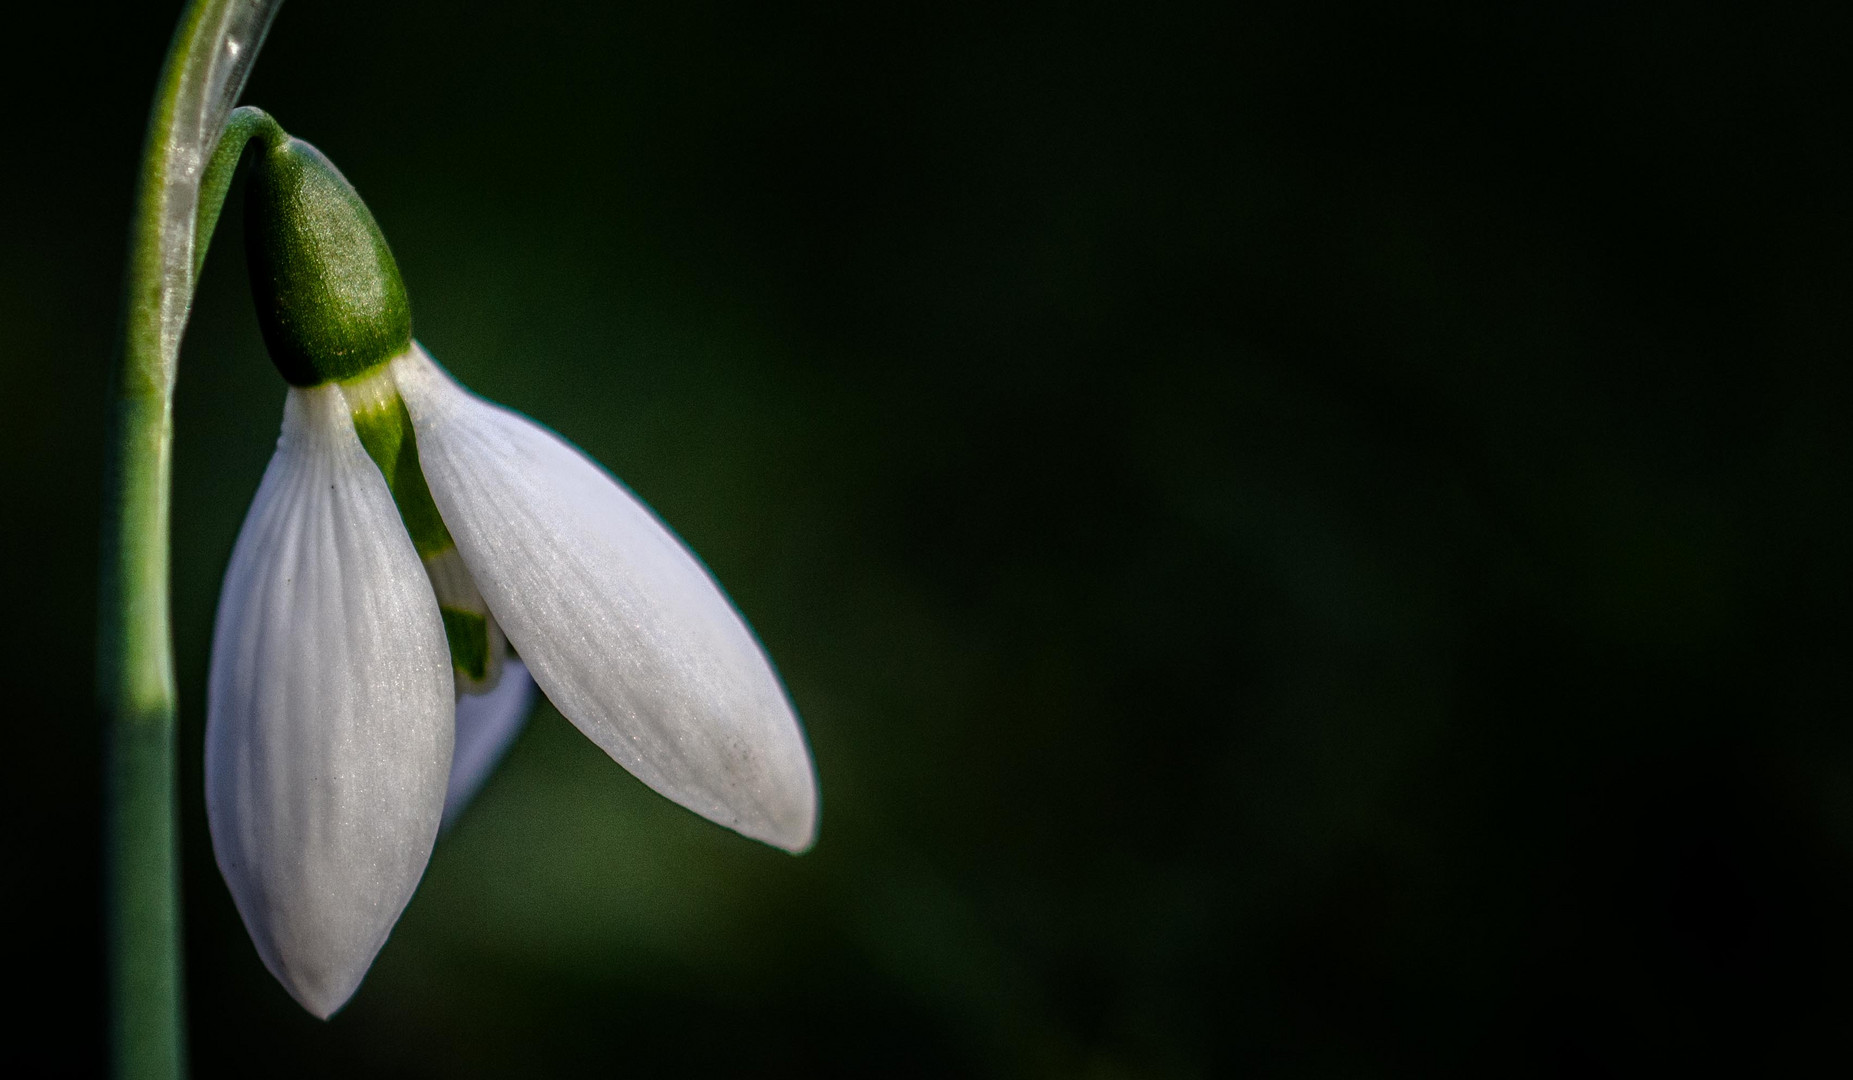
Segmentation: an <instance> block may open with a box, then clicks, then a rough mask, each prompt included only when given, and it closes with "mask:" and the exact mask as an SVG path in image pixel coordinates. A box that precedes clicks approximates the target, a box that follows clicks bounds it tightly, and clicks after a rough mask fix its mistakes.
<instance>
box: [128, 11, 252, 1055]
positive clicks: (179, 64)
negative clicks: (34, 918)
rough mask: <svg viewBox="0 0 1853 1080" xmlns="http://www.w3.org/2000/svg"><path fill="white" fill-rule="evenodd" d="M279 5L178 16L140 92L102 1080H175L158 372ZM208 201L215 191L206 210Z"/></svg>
mask: <svg viewBox="0 0 1853 1080" xmlns="http://www.w3.org/2000/svg"><path fill="white" fill-rule="evenodd" d="M280 4H281V0H191V2H190V3H189V4H188V6H187V8H186V11H185V12H184V13H182V15H181V17H180V25H179V28H178V29H177V30H176V31H175V34H174V40H173V44H172V46H171V47H170V48H169V50H168V55H167V63H166V65H165V66H164V67H163V69H162V72H161V81H160V84H159V86H158V88H157V90H156V93H155V101H154V109H153V112H152V114H151V116H150V117H149V122H148V136H147V143H146V145H145V146H144V148H143V154H142V175H141V181H140V183H139V185H138V187H137V192H136V200H135V213H134V217H133V219H132V221H131V223H130V235H129V252H128V273H127V280H126V282H125V295H124V304H123V306H124V314H123V326H122V334H123V337H122V353H121V357H120V362H121V366H120V368H119V370H118V372H117V374H116V379H115V387H114V394H113V399H112V402H111V408H112V413H113V416H112V427H113V434H112V454H111V468H110V475H109V480H108V484H107V488H106V492H107V493H106V495H105V500H104V512H103V563H102V568H101V572H102V589H101V611H100V618H99V641H98V660H99V663H98V691H99V694H100V697H101V701H102V705H103V708H104V710H105V711H106V713H107V715H108V717H109V732H108V738H107V747H108V749H107V753H108V761H107V764H106V769H107V795H106V797H107V798H108V800H109V805H108V808H107V812H106V817H105V823H106V828H107V830H108V838H107V845H106V853H105V858H106V860H107V875H108V886H107V888H108V892H107V907H108V911H107V918H108V923H109V925H108V931H109V933H108V939H109V953H110V1043H111V1051H112V1055H113V1066H114V1072H115V1075H117V1076H118V1077H125V1078H135V1080H144V1078H148V1080H167V1078H173V1077H179V1076H181V1075H182V1074H183V1073H184V1071H185V1057H186V1050H185V1035H184V1023H185V1020H184V1009H183V998H182V993H181V975H180V971H181V969H180V903H179V859H178V848H177V845H176V832H177V829H176V805H175V796H174V764H175V762H174V727H175V724H174V717H175V709H174V663H173V642H172V639H171V631H170V628H169V619H168V591H169V581H168V542H169V536H168V500H169V492H170V487H171V469H172V447H173V388H174V372H175V365H176V361H177V359H178V355H179V351H180V338H181V334H182V332H183V331H184V330H185V328H186V321H187V314H188V312H189V310H190V308H191V306H192V302H193V287H194V279H195V276H196V274H197V268H198V265H199V260H200V258H201V257H202V256H203V254H204V252H203V243H204V240H205V239H206V238H207V237H205V236H196V235H195V234H196V229H198V226H199V225H200V224H201V222H200V220H199V202H200V195H201V182H202V179H204V175H203V174H204V173H206V171H207V165H208V164H209V161H210V159H211V152H212V150H213V149H214V148H215V147H216V146H217V144H218V141H219V134H220V131H221V130H222V129H223V128H224V126H225V121H226V115H227V113H228V112H229V110H230V109H231V104H232V102H233V101H234V100H236V98H237V96H238V93H239V91H240V90H241V89H242V88H243V86H244V80H245V76H246V75H247V74H248V73H249V71H250V68H251V61H252V60H253V59H254V58H255V57H256V55H257V51H258V48H259V46H261V45H262V44H263V39H264V34H265V32H266V31H267V30H268V29H269V26H270V21H271V19H272V18H273V17H274V16H275V15H276V10H277V8H278V6H279V5H280ZM224 190H225V189H224V185H223V184H218V185H217V190H216V192H214V194H215V196H216V198H218V199H223V197H224ZM211 216H212V219H213V220H215V221H216V219H217V216H218V215H217V206H216V204H215V207H214V211H213V213H212V215H211ZM196 249H199V250H196Z"/></svg>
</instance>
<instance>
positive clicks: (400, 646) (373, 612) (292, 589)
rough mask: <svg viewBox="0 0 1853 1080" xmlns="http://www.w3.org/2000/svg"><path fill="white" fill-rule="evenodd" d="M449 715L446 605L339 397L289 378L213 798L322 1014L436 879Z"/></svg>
mask: <svg viewBox="0 0 1853 1080" xmlns="http://www.w3.org/2000/svg"><path fill="white" fill-rule="evenodd" d="M453 707H454V703H453V699H452V681H451V673H450V655H449V649H448V647H447V645H446V644H445V640H444V630H443V624H442V622H441V621H440V620H439V618H438V609H437V601H436V600H435V599H434V598H433V596H432V594H431V586H430V584H429V583H428V582H427V581H426V579H425V574H424V570H423V568H422V567H421V565H420V563H419V560H418V555H417V553H416V552H415V551H414V550H413V549H412V541H411V538H410V537H408V536H407V535H406V532H405V527H404V526H403V525H402V524H401V523H400V521H399V512H398V511H397V510H396V509H395V508H394V507H393V501H392V496H391V494H390V493H389V492H388V491H387V489H386V481H385V480H384V479H383V478H382V477H381V476H380V472H379V469H378V468H376V467H375V466H374V464H373V462H372V460H371V459H369V458H368V457H367V454H366V451H365V450H363V449H362V448H361V445H360V440H359V438H358V437H357V436H356V435H355V434H354V427H353V424H352V422H351V421H350V420H349V418H348V412H347V406H346V404H345V402H344V401H343V399H342V396H341V391H340V390H339V389H337V388H335V387H333V386H323V387H317V388H315V389H311V390H302V389H292V390H291V391H290V393H289V400H288V402H287V403H286V404H285V406H284V412H283V434H282V437H281V438H279V439H278V440H277V452H276V455H275V456H274V457H272V458H271V461H270V467H269V468H268V469H267V470H266V471H265V473H264V481H263V484H262V485H261V486H260V487H259V488H258V492H257V498H256V499H255V500H254V501H253V502H252V504H251V512H250V513H249V514H248V515H247V516H246V517H245V523H244V528H243V529H242V530H241V531H240V532H239V534H238V544H237V547H236V548H235V549H234V550H233V552H232V563H231V568H230V569H229V570H228V571H227V572H226V575H225V587H224V591H223V592H222V593H221V594H220V597H219V614H218V622H217V625H216V627H215V629H214V632H213V640H212V674H211V679H210V683H209V685H208V688H207V702H206V809H207V813H208V816H209V818H210V821H211V825H212V848H213V853H214V854H215V855H216V856H217V857H218V861H219V869H220V871H221V872H222V873H224V875H225V882H226V884H227V885H229V886H230V887H231V891H232V897H233V899H234V900H236V901H237V904H238V912H239V914H240V915H242V916H243V917H244V922H245V927H246V929H248V930H249V931H250V933H251V940H252V941H253V942H254V943H256V945H257V951H258V953H259V955H261V956H262V957H263V958H264V963H265V965H266V966H268V967H269V968H270V971H271V973H272V974H274V975H275V976H276V977H277V979H278V980H279V981H280V982H282V983H283V985H284V987H286V988H287V989H288V990H289V992H290V993H291V995H293V996H294V997H295V998H296V1000H297V1001H298V1002H300V1003H302V1006H303V1007H304V1008H306V1009H308V1010H309V1011H310V1012H312V1013H314V1014H316V1015H317V1016H321V1017H327V1016H328V1015H329V1014H330V1013H332V1012H334V1011H335V1010H336V1009H338V1008H340V1007H341V1005H342V1004H344V1003H345V1002H346V1001H347V999H348V998H349V997H350V996H352V995H353V993H354V989H355V987H357V986H358V985H359V984H360V980H361V977H362V976H363V975H365V974H366V972H367V968H368V966H369V965H371V964H372V963H373V957H374V955H375V954H376V953H378V952H379V950H380V946H382V945H383V944H385V942H386V935H387V934H388V933H389V932H390V931H391V930H392V926H393V923H394V922H395V921H397V920H398V918H399V913H400V912H401V911H402V910H404V908H405V904H406V901H408V900H409V899H411V896H412V890H413V889H414V888H415V887H416V886H417V885H418V879H419V877H420V875H422V874H423V873H424V869H425V863H426V862H427V861H428V860H429V859H430V856H431V845H432V842H433V840H435V839H436V836H437V829H438V817H439V814H440V812H441V811H442V809H443V806H444V784H445V778H446V776H447V775H448V774H449V771H450V750H451V730H452V726H451V718H452V711H453Z"/></svg>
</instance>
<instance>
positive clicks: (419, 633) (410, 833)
mask: <svg viewBox="0 0 1853 1080" xmlns="http://www.w3.org/2000/svg"><path fill="white" fill-rule="evenodd" d="M401 401H402V402H403V408H404V412H403V413H398V412H397V410H398V408H399V403H400V402H401ZM384 409H390V410H392V412H393V414H394V415H400V416H407V417H409V420H410V426H411V432H412V434H413V436H414V438H413V440H412V442H411V443H409V444H408V447H409V446H411V445H414V444H415V451H414V453H415V456H402V457H400V458H399V460H400V461H401V467H400V468H398V469H397V470H393V469H388V470H387V472H386V474H384V475H383V474H382V468H381V466H380V465H376V463H375V462H376V460H377V459H379V458H380V456H381V455H380V454H379V453H377V452H376V453H375V454H374V455H373V456H370V455H369V449H370V448H371V447H372V446H373V444H372V443H369V444H367V445H365V446H363V442H362V438H361V435H360V434H359V433H357V429H356V418H360V419H362V420H363V421H364V420H365V419H366V418H367V417H377V416H380V415H385V414H384V413H382V412H381V410H384ZM361 430H362V431H371V430H373V429H371V428H368V427H367V426H366V424H365V423H363V424H362V427H361ZM395 453H397V451H396V450H395ZM404 462H410V463H411V466H410V467H411V468H412V469H413V471H414V473H417V472H419V471H421V472H422V483H423V484H428V486H429V499H430V502H431V503H432V504H434V505H435V508H436V511H437V513H438V514H439V515H441V518H442V524H441V527H439V528H438V529H437V531H438V533H439V534H440V535H441V534H442V533H445V532H447V533H448V537H447V539H449V540H454V549H453V548H444V549H442V550H438V548H439V547H440V546H441V545H437V544H431V543H428V542H427V540H426V537H425V535H424V534H422V533H419V531H418V530H419V526H417V525H416V523H414V525H413V531H412V532H408V527H407V522H414V518H415V517H416V509H415V508H412V509H408V507H412V505H413V502H414V501H415V500H409V498H408V496H407V487H406V485H407V484H408V483H409V482H411V481H408V480H407V477H406V474H405V466H404V464H403V463H404ZM389 476H392V477H394V479H393V484H392V485H391V486H389V484H388V477H389ZM413 479H414V480H415V479H416V477H414V478H413ZM395 495H398V496H399V498H400V502H399V503H398V505H397V506H396V505H395V502H394V498H395ZM415 540H416V544H415ZM421 555H422V558H421ZM447 620H449V624H450V625H451V626H452V628H453V632H452V633H451V635H450V637H449V638H448V640H447V637H446V626H447ZM459 627H461V628H464V629H466V630H468V633H466V634H463V635H462V637H461V638H460V636H459V631H458V628H459ZM502 634H506V636H507V641H508V643H509V644H510V645H512V646H513V648H514V649H515V651H516V652H517V653H518V654H519V658H520V659H519V661H517V660H514V659H510V660H509V661H508V663H507V665H506V670H505V671H502V672H501V673H500V674H501V676H502V678H501V682H500V684H498V683H497V674H498V672H497V670H496V669H497V668H498V667H499V666H500V665H501V656H500V639H501V635H502ZM460 641H461V643H460ZM523 665H525V668H523ZM529 672H531V673H532V678H533V681H534V682H535V683H537V684H538V685H539V687H540V689H541V690H542V691H543V692H545V693H546V695H547V697H548V698H549V699H550V700H551V701H552V702H553V703H554V705H555V706H557V707H558V708H559V710H560V712H561V713H562V714H563V715H565V716H566V717H567V719H569V720H571V721H572V722H573V723H574V724H575V725H577V726H578V727H579V729H580V730H581V731H583V732H585V734H586V735H587V736H588V737H589V738H591V739H592V740H593V741H594V742H595V743H597V744H598V745H599V746H600V747H601V748H603V749H604V750H605V752H606V753H608V754H609V755H611V756H612V757H613V758H615V759H616V760H617V761H618V762H619V763H620V764H622V765H623V766H624V767H625V768H627V769H629V770H630V771H631V772H632V773H633V774H635V775H636V776H637V777H638V778H639V779H641V780H643V781H644V783H646V784H648V785H650V786H651V787H652V788H655V789H656V790H657V791H659V792H661V793H663V794H664V795H667V796H668V797H669V798H671V799H674V800H675V801H676V802H679V803H681V804H682V805H683V806H686V807H688V808H689V809H691V810H694V811H695V812H696V813H699V814H701V815H703V816H704V817H707V818H709V819H711V820H713V821H716V822H719V823H720V824H722V825H726V826H728V827H729V828H732V829H735V830H737V831H739V832H741V833H743V834H745V835H746V836H749V837H752V838H754V839H757V840H763V841H765V842H766V843H768V844H772V845H775V846H777V847H781V848H785V849H786V850H789V851H793V852H798V851H802V850H804V849H805V848H807V847H809V846H810V845H811V843H812V841H813V840H814V838H815V834H816V828H817V786H816V781H815V777H814V773H813V768H812V764H811V757H810V751H809V748H808V746H807V745H806V743H805V738H804V734H803V731H802V729H801V728H800V726H799V723H798V719H797V717H796V715H795V714H794V712H793V711H792V708H791V704H790V702H789V701H788V699H787V698H786V696H785V692H784V689H783V687H782V686H781V684H780V682H779V680H778V677H777V676H776V675H775V674H774V673H773V671H772V668H771V665H770V663H769V662H768V661H767V659H766V656H765V653H764V652H763V651H762V650H761V649H760V647H759V643H758V642H757V640H756V639H755V638H754V636H753V633H752V631H751V630H749V629H748V628H747V626H746V624H745V622H744V621H743V620H742V619H741V617H740V615H739V613H738V612H736V611H735V610H734V608H733V606H732V605H731V604H730V603H729V602H728V600H727V599H726V597H725V596H724V595H723V594H722V592H721V590H720V588H719V587H718V586H717V585H716V584H715V582H714V579H713V578H712V577H711V576H710V575H709V574H708V572H707V571H706V569H704V568H703V566H702V565H701V563H700V562H699V561H698V560H697V559H696V558H695V556H694V555H693V554H692V553H690V552H689V550H688V549H687V548H686V547H684V546H683V545H682V544H681V542H680V541H678V540H677V539H676V537H675V536H674V535H673V534H672V533H670V531H669V530H668V529H667V528H666V527H664V525H663V524H662V523H661V522H660V521H659V520H658V519H657V518H656V517H655V515H653V514H652V513H651V512H650V511H649V510H648V509H647V508H646V507H644V506H643V504H642V503H640V502H638V501H637V499H636V498H634V497H633V496H632V495H631V494H630V493H629V492H628V491H626V490H625V489H624V487H623V486H622V485H620V484H619V483H618V482H617V481H616V480H614V479H613V478H612V476H611V475H610V474H609V473H607V472H605V471H604V470H603V469H602V468H600V467H599V466H598V465H597V464H596V463H594V462H593V461H591V460H590V459H589V458H587V457H586V456H585V455H584V454H582V453H580V452H579V451H578V450H577V449H575V448H574V447H572V446H571V445H569V444H568V443H566V442H565V441H564V440H562V439H561V438H559V437H558V436H557V435H554V434H553V433H552V432H550V431H547V430H546V429H544V428H542V427H540V426H538V425H536V424H534V423H533V422H531V421H529V420H527V419H526V418H524V417H522V416H519V415H517V414H516V413H513V412H510V411H508V410H506V409H503V408H500V407H499V406H496V405H493V404H491V403H489V402H487V401H484V400H482V399H480V398H478V397H475V396H474V395H472V394H470V393H469V392H467V391H466V390H464V389H463V388H462V387H460V386H458V385H457V384H456V383H455V382H454V381H452V380H451V379H450V377H449V376H448V375H446V374H445V373H444V372H443V371H441V370H440V369H439V368H438V367H437V365H436V364H434V363H433V362H432V361H431V359H430V358H429V357H428V356H426V355H425V353H424V351H423V350H422V349H421V348H419V347H418V346H417V345H416V344H414V345H412V346H411V348H410V349H409V350H408V351H406V352H404V353H402V354H400V355H398V356H397V357H395V358H393V359H392V360H391V361H390V362H388V363H387V364H384V365H381V366H379V367H378V368H376V369H374V370H373V371H371V372H369V373H367V374H365V375H363V376H361V377H360V378H358V379H351V380H347V381H329V382H323V383H322V384H320V385H316V386H309V387H303V386H296V387H292V388H291V389H290V391H289V398H288V401H287V403H286V405H285V408H284V421H283V432H282V436H281V438H280V439H279V440H278V444H277V451H276V455H275V457H274V458H273V459H272V460H271V463H270V467H269V469H268V470H267V471H266V473H265V476H264V480H263V483H262V485H261V486H260V488H259V489H258V494H257V497H256V499H255V501H254V502H253V503H252V506H251V511H250V514H249V515H248V516H247V517H246V519H245V524H244V527H243V530H242V531H241V532H240V534H239V538H238V543H237V547H236V549H235V550H234V552H233V555H232V562H231V567H230V569H229V570H228V572H227V573H226V578H225V587H224V592H223V594H222V596H221V598H220V602H219V614H218V623H217V626H216V629H215V632H214V638H213V655H212V673H211V680H210V684H209V692H208V705H207V736H206V784H207V809H208V813H209V817H210V822H211V826H212V837H213V850H214V852H215V854H216V855H217V857H218V861H219V866H220V868H221V870H222V871H223V873H224V875H225V879H226V881H227V883H228V884H229V885H230V886H231V891H232V895H233V897H234V899H235V900H236V902H237V905H238V910H239V912H240V914H241V915H242V916H243V918H244V921H245V925H246V927H247V928H248V929H249V930H250V933H251V937H252V940H253V941H254V942H256V944H257V948H258V952H259V954H260V955H261V956H262V957H263V959H264V962H265V964H266V965H267V966H268V967H269V968H270V970H271V972H272V973H273V974H275V975H276V977H277V978H278V980H279V981H281V982H282V983H283V985H284V986H285V987H286V988H288V990H289V991H290V993H291V994H292V995H294V996H295V997H296V999H297V1000H298V1001H299V1002H301V1003H302V1005H303V1006H304V1007H305V1008H307V1009H308V1010H309V1011H311V1012H313V1013H315V1014H316V1015H317V1016H322V1017H326V1016H328V1015H329V1014H331V1013H332V1012H333V1011H334V1010H336V1009H338V1008H340V1006H341V1005H342V1004H343V1003H345V1002H346V1001H347V999H348V998H349V997H350V996H351V995H352V994H353V992H354V989H355V988H356V987H357V986H358V985H359V982H360V980H361V978H362V976H364V975H365V973H366V970H367V968H368V966H369V965H370V964H371V963H372V961H373V957H374V955H375V954H376V953H377V952H378V951H379V949H380V947H381V946H382V945H383V944H384V943H385V940H386V936H387V934H388V933H389V932H390V931H391V929H392V926H393V923H394V922H395V921H396V920H397V919H398V917H399V914H400V912H401V911H402V910H403V909H404V907H405V905H406V903H407V901H408V900H409V899H410V898H411V894H412V891H413V890H414V888H416V886H417V883H418V879H419V877H420V875H421V874H422V873H423V872H424V867H425V864H426V862H427V860H428V859H429V857H430V853H431V849H432V845H433V843H434V841H435V839H436V837H437V834H438V830H439V826H440V822H441V821H442V820H443V818H444V816H445V811H446V791H447V788H452V789H455V790H454V791H453V799H452V803H453V805H452V808H451V809H452V814H453V816H454V813H455V810H456V807H457V804H458V803H459V802H460V801H461V800H467V798H468V796H469V792H470V791H471V790H473V789H474V786H475V785H476V784H479V783H480V782H481V779H482V777H483V776H484V775H486V771H487V769H488V767H489V766H490V765H492V764H493V761H494V759H495V758H496V757H497V756H499V754H500V751H501V749H502V748H505V747H506V745H507V742H508V739H509V738H510V737H512V732H513V730H514V727H515V725H517V724H518V722H519V718H520V716H521V714H522V713H524V712H525V711H526V702H525V701H523V700H521V699H522V696H523V695H524V694H527V693H531V691H528V690H526V689H525V686H526V676H527V673H529ZM460 690H462V691H487V696H485V697H484V698H482V699H480V704H479V705H475V704H469V705H466V706H465V707H464V709H463V711H464V712H465V713H470V712H472V711H475V710H481V711H482V712H483V713H484V714H485V715H484V716H482V717H479V718H475V719H480V720H481V725H480V727H481V730H477V728H478V725H477V724H472V726H471V729H470V731H469V732H466V733H463V734H461V735H454V734H453V732H454V731H456V728H457V716H458V706H457V705H456V698H455V695H456V693H457V692H458V691H460ZM454 738H456V739H459V753H460V754H461V753H467V754H469V755H470V756H471V760H468V761H465V760H462V759H459V760H458V761H457V762H456V769H455V777H454V778H453V761H452V744H453V739H454Z"/></svg>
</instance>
